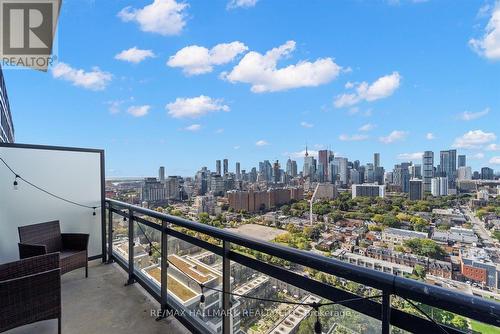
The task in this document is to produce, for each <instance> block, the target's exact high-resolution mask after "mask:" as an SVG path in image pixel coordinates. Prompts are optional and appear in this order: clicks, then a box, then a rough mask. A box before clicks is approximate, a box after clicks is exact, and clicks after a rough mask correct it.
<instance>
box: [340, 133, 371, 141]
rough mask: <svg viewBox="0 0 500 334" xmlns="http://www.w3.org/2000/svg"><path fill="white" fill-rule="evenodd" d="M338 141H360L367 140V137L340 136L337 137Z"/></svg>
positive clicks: (355, 135) (357, 135)
mask: <svg viewBox="0 0 500 334" xmlns="http://www.w3.org/2000/svg"><path fill="white" fill-rule="evenodd" d="M339 139H340V140H341V141H362V140H366V139H368V136H367V135H359V134H354V135H351V136H350V135H346V134H342V135H340V136H339Z"/></svg>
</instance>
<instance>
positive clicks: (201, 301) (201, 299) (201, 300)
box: [200, 284, 205, 305]
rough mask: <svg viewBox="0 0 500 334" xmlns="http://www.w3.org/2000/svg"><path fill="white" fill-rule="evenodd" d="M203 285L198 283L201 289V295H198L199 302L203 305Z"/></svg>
mask: <svg viewBox="0 0 500 334" xmlns="http://www.w3.org/2000/svg"><path fill="white" fill-rule="evenodd" d="M203 288H204V285H203V284H200V289H201V296H200V304H201V305H203V304H205V293H204V291H203Z"/></svg>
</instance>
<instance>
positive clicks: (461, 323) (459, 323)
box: [451, 315, 469, 330]
mask: <svg viewBox="0 0 500 334" xmlns="http://www.w3.org/2000/svg"><path fill="white" fill-rule="evenodd" d="M451 325H452V326H453V327H456V328H458V329H463V330H467V329H469V324H468V323H467V320H465V318H464V317H461V316H459V315H455V316H454V317H453V319H451Z"/></svg>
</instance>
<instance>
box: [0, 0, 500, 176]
mask: <svg viewBox="0 0 500 334" xmlns="http://www.w3.org/2000/svg"><path fill="white" fill-rule="evenodd" d="M270 50H271V51H270ZM268 51H270V52H268ZM56 54H57V59H58V61H59V63H58V64H57V65H55V66H53V67H52V68H51V69H49V71H48V72H47V73H43V72H37V71H32V70H5V78H6V82H7V87H8V90H9V98H10V102H11V109H12V113H13V118H14V125H15V128H16V141H17V142H21V143H39V144H52V145H65V146H82V147H97V148H104V149H105V150H106V155H107V159H106V163H107V174H108V176H112V175H117V176H142V175H153V174H155V173H156V171H157V168H158V166H160V165H164V166H166V169H167V174H169V175H192V174H193V173H194V172H195V171H196V170H198V169H199V168H200V167H201V166H208V167H209V168H210V169H214V168H215V160H216V159H223V158H228V159H230V168H231V169H234V162H235V161H241V164H242V168H243V169H247V170H248V169H250V168H251V167H253V166H257V165H258V161H262V160H264V159H268V160H275V159H279V160H280V161H281V162H282V164H284V162H285V161H286V159H287V158H288V156H292V157H300V156H302V154H301V152H302V151H303V150H304V149H305V145H306V143H307V144H308V146H309V148H310V150H313V151H315V150H318V149H320V148H330V149H331V150H333V151H334V152H337V154H338V155H342V156H346V157H348V158H349V159H350V160H355V159H359V160H360V161H361V162H362V163H366V162H370V161H371V160H372V155H373V152H380V153H381V161H382V164H383V165H384V166H385V167H386V169H387V168H392V166H393V165H394V164H395V163H398V162H401V161H405V160H408V159H416V160H415V162H417V163H419V162H420V159H418V156H419V153H420V152H423V151H425V150H434V151H435V152H438V151H439V150H442V149H449V148H452V147H457V149H458V150H459V153H464V154H467V157H468V164H469V165H471V166H472V167H473V169H478V168H480V167H481V166H491V167H493V168H494V169H496V170H500V127H499V125H500V7H499V4H498V3H495V2H494V1H489V2H488V1H460V2H457V1H437V0H428V1H422V0H420V1H415V0H413V1H412V0H399V1H395V0H393V1H384V0H379V1H378V0H370V1H368V0H366V1H362V0H358V1H354V0H353V1H326V0H325V1H320V0H315V1H298V0H297V1H295V0H294V1H276V0H259V1H255V0H231V1H229V0H220V1H202V0H196V1H194V0H185V1H184V2H182V1H177V2H176V1H174V0H141V1H132V0H95V1H90V0H85V1H84V0H66V1H64V4H63V7H62V10H61V16H60V21H59V26H58V46H57V50H56ZM297 160H298V161H299V166H300V165H301V163H302V159H301V158H297Z"/></svg>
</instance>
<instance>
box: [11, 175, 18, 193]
mask: <svg viewBox="0 0 500 334" xmlns="http://www.w3.org/2000/svg"><path fill="white" fill-rule="evenodd" d="M18 177H19V175H17V174H16V177H15V179H14V182H13V183H12V185H13V187H14V190H17V189H18V188H19V182H17V178H18Z"/></svg>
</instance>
